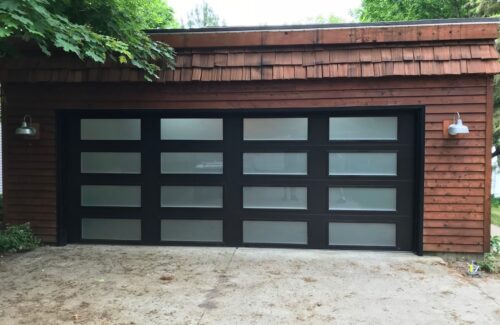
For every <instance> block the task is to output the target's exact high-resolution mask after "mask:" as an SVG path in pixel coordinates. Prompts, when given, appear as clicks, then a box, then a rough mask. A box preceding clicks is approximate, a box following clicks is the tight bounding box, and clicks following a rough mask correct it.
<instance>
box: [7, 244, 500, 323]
mask: <svg viewBox="0 0 500 325" xmlns="http://www.w3.org/2000/svg"><path fill="white" fill-rule="evenodd" d="M476 323H477V324H499V323H500V279H498V278H493V277H484V278H478V279H472V278H468V277H466V276H464V275H462V274H461V272H459V271H458V270H457V269H455V268H450V267H448V266H447V265H446V263H444V262H443V260H442V259H440V258H438V257H418V256H415V255H413V254H410V253H385V252H353V251H315V250H292V249H289V250H286V249H250V248H239V249H236V248H214V247H212V248H203V247H137V246H135V247H133V246H92V245H68V246H66V247H43V248H40V249H37V250H36V251H34V252H30V253H26V254H20V255H11V256H5V257H2V258H0V324H9V325H10V324H44V325H45V324H425V325H428V324H433V325H434V324H476Z"/></svg>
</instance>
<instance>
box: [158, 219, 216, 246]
mask: <svg viewBox="0 0 500 325" xmlns="http://www.w3.org/2000/svg"><path fill="white" fill-rule="evenodd" d="M161 240H164V241H199V242H222V220H181V219H164V220H162V221H161Z"/></svg>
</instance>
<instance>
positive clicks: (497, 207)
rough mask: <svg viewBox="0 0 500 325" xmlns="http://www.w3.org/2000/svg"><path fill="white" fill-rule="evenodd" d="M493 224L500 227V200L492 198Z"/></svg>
mask: <svg viewBox="0 0 500 325" xmlns="http://www.w3.org/2000/svg"><path fill="white" fill-rule="evenodd" d="M491 224H493V225H496V226H500V198H496V197H491Z"/></svg>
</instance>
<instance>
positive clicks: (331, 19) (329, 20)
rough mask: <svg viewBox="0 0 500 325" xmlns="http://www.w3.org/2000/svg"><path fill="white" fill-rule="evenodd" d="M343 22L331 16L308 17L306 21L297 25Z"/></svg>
mask: <svg viewBox="0 0 500 325" xmlns="http://www.w3.org/2000/svg"><path fill="white" fill-rule="evenodd" d="M343 22H344V21H343V20H342V18H340V17H338V16H335V15H333V14H330V15H327V16H323V15H319V16H316V17H308V18H306V19H304V20H300V21H299V22H297V24H340V23H343Z"/></svg>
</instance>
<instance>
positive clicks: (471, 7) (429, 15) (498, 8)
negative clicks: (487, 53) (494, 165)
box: [356, 0, 500, 165]
mask: <svg viewBox="0 0 500 325" xmlns="http://www.w3.org/2000/svg"><path fill="white" fill-rule="evenodd" d="M356 15H357V16H358V18H359V19H360V20H361V21H363V22H377V21H399V20H403V21H405V20H418V19H441V18H469V17H495V16H499V15H500V1H498V0H442V1H435V0H363V1H362V3H361V8H360V9H359V10H358V11H357V12H356ZM498 46H500V42H499V41H498V40H497V50H498ZM492 123H493V144H494V146H495V151H494V152H493V154H492V156H493V157H495V156H498V155H500V77H498V76H495V78H494V115H493V121H492ZM499 165H500V160H499Z"/></svg>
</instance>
